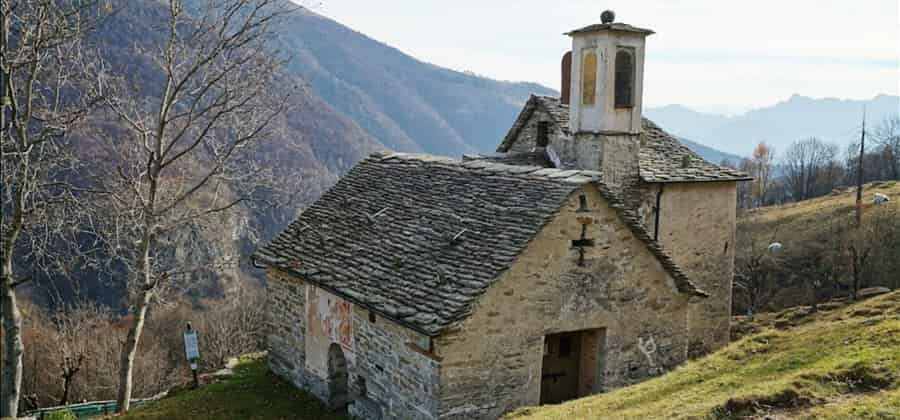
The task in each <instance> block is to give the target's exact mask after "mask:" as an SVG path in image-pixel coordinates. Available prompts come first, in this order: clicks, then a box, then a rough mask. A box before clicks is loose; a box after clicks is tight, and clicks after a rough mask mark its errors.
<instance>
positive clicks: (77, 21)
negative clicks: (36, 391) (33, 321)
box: [0, 0, 97, 417]
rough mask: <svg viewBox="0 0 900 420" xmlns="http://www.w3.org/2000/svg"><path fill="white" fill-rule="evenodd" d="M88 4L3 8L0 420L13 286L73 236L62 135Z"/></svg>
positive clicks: (12, 346) (80, 109) (73, 117)
mask: <svg viewBox="0 0 900 420" xmlns="http://www.w3.org/2000/svg"><path fill="white" fill-rule="evenodd" d="M88 3H89V2H58V1H53V0H29V1H17V0H2V1H0V14H2V18H0V22H2V27H0V43H2V48H0V49H2V51H0V52H2V60H0V62H2V66H0V67H2V86H3V92H2V111H0V118H2V120H0V134H2V141H0V155H2V156H0V161H2V170H0V176H2V180H0V197H2V212H3V218H2V224H0V226H2V229H0V230H2V232H0V237H2V245H0V248H2V249H0V306H2V326H3V330H4V343H3V355H2V356H3V369H2V374H0V417H7V416H10V417H15V416H16V415H17V411H18V401H19V397H20V391H21V381H22V357H23V353H24V351H25V348H24V344H23V341H22V335H21V334H22V315H21V313H20V311H19V309H18V302H17V300H16V287H17V286H19V285H21V284H24V283H25V282H26V281H28V280H29V279H30V278H31V277H33V275H34V274H35V272H36V271H38V270H40V269H46V268H47V267H48V265H47V264H49V263H52V262H53V261H54V260H55V258H56V256H54V253H55V247H56V246H57V244H58V240H60V239H68V240H71V239H73V237H74V236H76V235H77V232H75V231H74V230H73V229H72V226H73V225H72V224H71V221H72V219H71V217H70V216H71V215H70V214H69V213H68V212H69V211H72V210H73V209H75V208H76V207H73V206H72V203H73V198H74V195H73V194H74V193H73V190H72V188H71V187H72V185H71V183H70V182H69V177H68V176H67V174H70V173H71V172H72V171H73V170H74V169H75V165H76V164H77V160H76V159H74V155H73V154H72V153H71V149H70V148H69V147H68V140H69V137H68V134H69V133H70V130H71V129H72V128H73V127H74V126H75V125H76V123H77V122H79V121H81V120H82V119H83V117H84V115H85V114H86V111H87V110H88V109H89V108H90V104H91V100H89V99H88V98H89V97H90V96H91V95H88V94H82V88H83V86H80V83H81V82H82V79H81V78H80V75H81V73H80V72H79V70H78V69H82V68H83V66H81V62H82V61H83V57H82V55H81V53H80V51H81V50H80V49H79V48H78V47H79V43H80V39H81V37H82V35H83V33H84V32H85V31H86V30H87V28H88V27H89V26H90V24H91V23H92V22H94V21H95V19H94V18H96V17H97V15H96V14H93V15H92V14H91V11H92V10H93V9H92V7H90V6H91V5H90V4H88ZM58 267H59V265H57V268H58Z"/></svg>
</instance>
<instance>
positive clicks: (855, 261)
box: [850, 247, 860, 301]
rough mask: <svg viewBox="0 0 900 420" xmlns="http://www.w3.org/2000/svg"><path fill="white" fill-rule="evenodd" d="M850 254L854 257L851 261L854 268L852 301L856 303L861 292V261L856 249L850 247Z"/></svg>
mask: <svg viewBox="0 0 900 420" xmlns="http://www.w3.org/2000/svg"><path fill="white" fill-rule="evenodd" d="M850 252H851V253H852V256H853V260H852V261H851V267H852V268H853V286H852V287H851V288H850V298H851V300H853V301H856V299H857V296H856V294H857V292H859V277H860V276H859V259H858V253H857V252H856V247H850Z"/></svg>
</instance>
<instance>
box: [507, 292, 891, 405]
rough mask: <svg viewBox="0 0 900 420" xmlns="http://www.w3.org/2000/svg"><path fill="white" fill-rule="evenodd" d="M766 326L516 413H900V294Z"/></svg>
mask: <svg viewBox="0 0 900 420" xmlns="http://www.w3.org/2000/svg"><path fill="white" fill-rule="evenodd" d="M816 316H817V319H815V320H814V321H812V322H808V323H804V324H802V325H800V326H796V327H793V328H791V329H789V330H784V331H781V330H774V329H766V330H764V331H762V332H760V333H758V334H754V335H749V336H747V337H744V338H742V339H741V340H739V341H736V342H734V343H732V344H730V345H729V346H727V347H726V348H724V349H722V350H720V351H718V352H716V353H714V354H712V355H709V356H707V357H704V358H702V359H699V360H696V361H692V362H688V363H686V364H685V365H683V366H681V367H680V368H677V369H675V370H674V371H672V372H670V373H668V374H667V375H664V376H662V377H659V378H656V379H653V380H650V381H647V382H644V383H641V384H638V385H634V386H631V387H626V388H623V389H619V390H616V391H613V392H610V393H607V394H603V395H597V396H593V397H587V398H582V399H579V400H575V401H570V402H567V403H563V404H560V405H553V406H543V407H532V408H525V409H520V410H517V411H515V412H513V413H511V414H510V415H509V416H508V417H509V418H514V419H572V418H578V419H590V418H598V419H599V418H603V419H632V418H633V419H738V418H746V417H748V416H756V415H765V414H777V415H779V416H780V417H778V418H779V419H781V418H800V419H803V418H810V419H812V418H833V419H845V418H863V419H865V418H869V419H900V390H898V387H900V291H898V292H893V293H891V294H888V295H883V296H880V297H877V298H873V299H871V300H868V301H865V302H861V303H858V304H856V305H853V306H850V307H847V308H843V309H838V310H834V311H831V312H827V313H819V314H818V315H816Z"/></svg>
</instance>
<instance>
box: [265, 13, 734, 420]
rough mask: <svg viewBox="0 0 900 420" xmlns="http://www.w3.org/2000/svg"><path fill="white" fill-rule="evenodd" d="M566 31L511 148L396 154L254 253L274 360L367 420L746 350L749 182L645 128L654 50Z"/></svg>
mask: <svg viewBox="0 0 900 420" xmlns="http://www.w3.org/2000/svg"><path fill="white" fill-rule="evenodd" d="M651 33H652V32H651V31H649V30H646V29H641V28H636V27H633V26H630V25H626V24H622V23H615V22H613V21H612V18H611V16H609V15H607V14H604V19H603V23H600V24H595V25H590V26H587V27H584V28H581V29H577V30H574V31H571V32H569V33H568V35H569V36H571V37H572V51H570V52H568V53H566V54H565V55H564V57H563V60H562V80H563V84H562V96H561V98H550V97H541V96H532V97H531V98H530V99H529V100H528V102H527V103H526V104H525V106H524V108H523V110H522V112H521V113H520V115H519V117H518V118H517V120H516V121H515V123H514V124H513V126H512V128H511V129H510V131H509V133H508V134H507V136H506V137H505V138H504V139H502V141H501V143H500V145H499V147H498V152H497V153H496V154H491V155H484V156H482V155H477V156H465V157H463V159H462V160H456V159H450V158H443V157H437V156H430V155H416V154H404V153H378V154H373V155H372V156H370V157H368V158H367V159H364V160H363V161H361V162H359V163H358V164H357V165H356V166H355V167H354V168H353V169H351V170H350V171H349V172H348V173H347V174H346V175H345V176H344V177H343V178H341V180H340V181H338V183H337V184H336V185H335V186H334V187H332V188H331V189H330V190H329V191H327V192H326V193H325V194H324V195H323V196H322V197H321V198H319V200H317V201H316V202H315V203H314V204H313V205H312V206H310V207H309V208H307V209H306V210H304V211H303V213H302V214H301V215H300V216H299V217H298V219H297V220H295V221H294V222H293V223H292V224H291V225H290V226H289V227H288V228H287V229H286V230H285V231H284V232H282V233H281V234H279V235H278V236H277V237H276V238H275V239H274V240H272V242H271V243H269V244H267V245H265V246H263V247H262V248H260V249H259V250H258V251H257V252H256V254H254V260H255V261H256V262H257V263H259V264H262V265H264V266H266V267H267V289H268V299H269V301H268V304H267V328H268V330H267V331H266V337H267V341H268V347H269V354H268V361H269V365H270V367H271V368H272V370H273V371H274V372H276V373H277V374H279V375H281V376H283V377H285V378H286V379H288V380H290V381H291V382H292V383H294V384H296V385H297V386H298V387H301V388H304V389H307V390H309V391H310V392H312V393H313V394H314V395H316V396H317V397H319V398H320V399H322V400H323V401H325V402H326V403H328V404H329V405H331V406H333V407H343V406H347V408H348V410H349V412H350V414H351V415H354V416H357V417H360V418H366V419H481V418H496V417H499V416H500V415H502V414H503V413H505V412H507V411H509V410H511V409H514V408H517V407H521V406H526V405H538V404H548V403H558V402H561V401H565V400H569V399H573V398H578V397H582V396H587V395H591V394H594V393H599V392H604V391H608V390H611V389H614V388H618V387H621V386H625V385H628V384H632V383H635V382H638V381H641V380H643V379H646V378H649V377H652V376H654V375H659V374H661V373H663V372H665V371H667V370H670V369H672V368H674V367H675V366H677V365H678V364H680V363H682V362H683V361H685V360H686V359H687V358H688V357H689V355H691V354H701V353H703V352H706V351H709V350H712V349H715V348H718V347H720V346H722V345H724V344H725V343H727V340H728V333H729V319H730V307H731V281H732V273H733V260H734V246H733V242H734V230H735V209H736V183H737V182H739V181H742V180H746V179H747V177H746V175H744V174H743V173H740V172H738V171H734V170H731V169H728V168H724V167H719V166H717V165H714V164H711V163H709V162H706V161H704V160H703V159H702V158H700V157H699V156H698V155H696V154H695V153H693V152H692V151H690V150H689V149H687V148H686V147H685V146H683V145H682V144H681V143H679V142H678V140H677V139H675V138H674V137H672V136H670V135H669V134H667V133H666V132H664V131H663V130H662V129H660V128H659V127H658V126H656V125H655V124H653V123H652V122H650V121H649V120H646V119H644V118H642V115H641V109H642V108H641V106H642V79H643V63H644V42H645V39H646V37H647V36H648V35H650V34H651Z"/></svg>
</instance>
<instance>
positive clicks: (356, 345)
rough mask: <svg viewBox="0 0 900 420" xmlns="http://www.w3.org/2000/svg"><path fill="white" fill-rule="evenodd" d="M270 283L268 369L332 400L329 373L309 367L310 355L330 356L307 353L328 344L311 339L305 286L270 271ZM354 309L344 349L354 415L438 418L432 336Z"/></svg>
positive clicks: (323, 349)
mask: <svg viewBox="0 0 900 420" xmlns="http://www.w3.org/2000/svg"><path fill="white" fill-rule="evenodd" d="M266 287H267V299H268V300H267V305H266V306H267V311H266V341H267V347H268V350H269V354H268V363H269V367H270V369H271V370H272V371H273V372H274V373H276V374H277V375H279V376H281V377H283V378H285V379H286V380H288V381H290V382H291V383H292V384H294V385H295V386H297V387H298V388H301V389H304V390H307V391H309V392H310V393H312V394H313V395H315V396H316V397H317V398H319V399H320V400H322V401H324V402H326V403H328V402H329V401H331V400H332V396H331V395H329V387H328V380H327V379H326V378H327V376H328V375H327V373H323V372H317V369H311V368H315V366H308V365H309V363H310V360H308V357H307V356H310V358H312V359H323V358H324V359H327V354H317V355H314V354H307V351H314V352H322V353H327V351H328V348H329V346H328V345H327V344H328V343H326V345H315V346H311V345H310V343H309V342H307V341H308V338H309V337H308V329H307V328H308V327H309V325H308V320H309V318H308V314H307V308H306V301H307V293H308V291H307V284H306V283H304V282H303V281H302V280H301V279H300V278H298V277H296V276H292V275H290V274H287V273H284V272H282V271H279V270H275V269H271V270H269V272H268V281H267V286H266ZM310 287H313V286H310ZM316 290H319V291H320V293H321V290H320V289H316ZM352 308H353V309H352V326H353V327H352V334H353V337H352V341H350V342H351V343H352V344H351V345H352V348H350V349H345V355H346V356H347V370H348V374H349V378H348V385H349V398H350V405H349V407H348V411H349V412H350V414H352V415H355V416H358V417H360V418H365V419H414V420H415V419H436V418H437V417H438V410H439V405H440V404H439V399H438V398H439V391H440V386H439V385H440V383H439V380H440V363H439V362H438V360H437V359H436V357H435V356H434V355H433V354H431V353H429V347H430V341H429V340H430V339H429V338H428V337H426V336H423V335H421V334H418V333H416V332H414V331H412V330H409V329H407V328H404V327H402V326H399V325H397V324H395V323H393V322H391V321H389V320H387V319H385V318H382V317H380V316H377V315H376V316H375V317H374V321H375V322H372V321H371V319H373V318H370V316H369V311H368V310H366V309H365V308H361V307H359V306H357V305H352ZM320 338H321V337H320ZM423 347H424V348H423ZM316 356H318V357H316ZM318 364H320V363H318V362H317V363H314V365H318Z"/></svg>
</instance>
